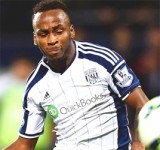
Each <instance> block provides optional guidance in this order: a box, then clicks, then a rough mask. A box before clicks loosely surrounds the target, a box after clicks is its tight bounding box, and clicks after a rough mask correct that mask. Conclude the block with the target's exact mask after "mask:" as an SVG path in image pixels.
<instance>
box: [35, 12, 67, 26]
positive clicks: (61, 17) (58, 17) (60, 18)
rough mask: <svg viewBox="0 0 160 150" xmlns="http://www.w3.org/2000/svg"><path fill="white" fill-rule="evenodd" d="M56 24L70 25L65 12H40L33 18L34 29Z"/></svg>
mask: <svg viewBox="0 0 160 150" xmlns="http://www.w3.org/2000/svg"><path fill="white" fill-rule="evenodd" d="M54 23H56V24H57V23H61V24H64V23H69V17H68V15H67V14H66V13H65V12H64V11H63V10H61V9H54V10H48V11H45V12H38V13H36V14H35V15H34V18H33V27H39V26H42V25H46V24H54Z"/></svg>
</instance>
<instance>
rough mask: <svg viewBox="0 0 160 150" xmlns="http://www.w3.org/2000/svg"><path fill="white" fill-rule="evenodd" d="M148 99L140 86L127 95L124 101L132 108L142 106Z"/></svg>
mask: <svg viewBox="0 0 160 150" xmlns="http://www.w3.org/2000/svg"><path fill="white" fill-rule="evenodd" d="M147 101H148V98H147V96H146V94H145V93H144V92H143V90H142V89H141V88H140V87H137V88H135V89H134V90H133V91H132V92H131V93H130V94H129V96H128V97H127V99H126V103H127V104H128V105H129V106H131V107H132V108H137V109H138V108H142V107H143V105H144V104H145V103H146V102H147Z"/></svg>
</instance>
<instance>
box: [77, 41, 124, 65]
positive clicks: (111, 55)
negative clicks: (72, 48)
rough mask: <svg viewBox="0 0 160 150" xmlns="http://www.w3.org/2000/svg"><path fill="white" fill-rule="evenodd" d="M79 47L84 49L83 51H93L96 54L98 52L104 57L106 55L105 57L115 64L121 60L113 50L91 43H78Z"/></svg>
mask: <svg viewBox="0 0 160 150" xmlns="http://www.w3.org/2000/svg"><path fill="white" fill-rule="evenodd" d="M79 43H80V44H79V46H81V47H82V48H84V49H85V50H88V49H90V50H94V51H96V52H100V53H103V54H104V55H106V56H107V57H109V58H110V59H111V60H112V61H114V62H115V63H116V62H118V61H119V59H121V56H120V55H119V54H117V53H115V52H114V51H113V50H110V49H108V48H106V47H103V46H100V45H95V44H92V43H87V42H79Z"/></svg>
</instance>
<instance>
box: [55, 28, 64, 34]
mask: <svg viewBox="0 0 160 150" xmlns="http://www.w3.org/2000/svg"><path fill="white" fill-rule="evenodd" d="M63 31H64V30H63V29H58V30H56V34H58V35H60V34H62V33H63Z"/></svg>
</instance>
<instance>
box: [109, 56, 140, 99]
mask: <svg viewBox="0 0 160 150" xmlns="http://www.w3.org/2000/svg"><path fill="white" fill-rule="evenodd" d="M118 57H119V58H120V61H119V62H118V63H117V64H116V65H115V67H114V69H113V70H112V72H111V76H112V79H113V83H114V85H115V86H116V88H117V90H118V92H119V97H120V98H121V99H122V100H124V99H126V98H127V97H128V95H129V94H130V92H131V91H132V90H133V89H134V88H136V87H138V86H139V87H140V82H139V80H138V78H137V76H136V75H135V73H134V72H133V70H132V69H131V68H130V67H129V66H128V65H127V64H126V62H125V60H124V59H123V58H122V57H121V56H118Z"/></svg>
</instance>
